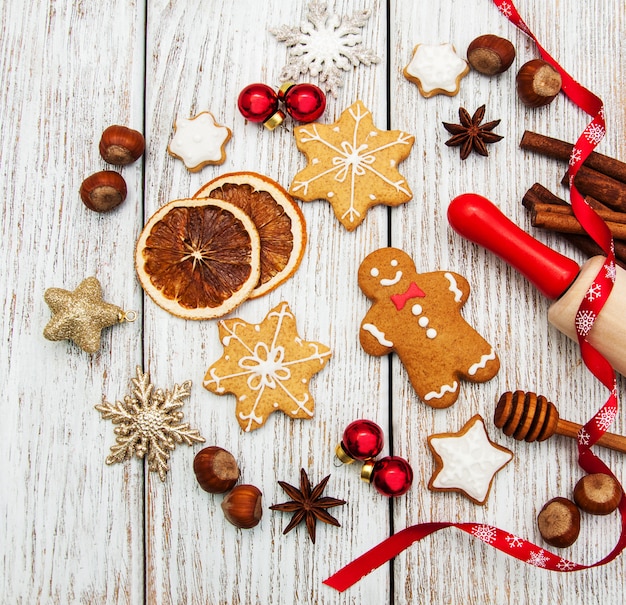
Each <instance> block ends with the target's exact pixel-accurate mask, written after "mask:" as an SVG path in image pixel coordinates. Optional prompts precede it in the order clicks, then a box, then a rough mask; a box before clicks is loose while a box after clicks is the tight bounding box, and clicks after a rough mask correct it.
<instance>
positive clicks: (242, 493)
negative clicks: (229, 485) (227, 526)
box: [222, 483, 263, 529]
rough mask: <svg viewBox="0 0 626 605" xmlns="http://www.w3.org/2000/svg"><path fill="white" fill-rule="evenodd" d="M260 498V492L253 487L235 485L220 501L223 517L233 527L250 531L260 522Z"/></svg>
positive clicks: (261, 511) (261, 512)
mask: <svg viewBox="0 0 626 605" xmlns="http://www.w3.org/2000/svg"><path fill="white" fill-rule="evenodd" d="M261 498H262V496H261V491H260V490H259V489H258V488H257V487H255V486H254V485H248V484H245V483H244V484H242V485H236V486H235V487H233V489H232V490H231V491H230V492H228V494H226V497H225V498H224V500H223V501H222V510H223V511H224V516H225V517H226V519H227V520H228V521H230V522H231V523H232V524H233V525H234V526H235V527H240V528H241V529H250V528H251V527H254V526H255V525H258V523H259V521H260V520H261V516H262V514H263V510H262V508H261Z"/></svg>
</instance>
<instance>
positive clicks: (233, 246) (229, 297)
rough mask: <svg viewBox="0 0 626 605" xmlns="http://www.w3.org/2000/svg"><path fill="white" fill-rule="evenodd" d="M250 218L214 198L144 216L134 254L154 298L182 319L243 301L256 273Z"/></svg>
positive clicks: (209, 314)
mask: <svg viewBox="0 0 626 605" xmlns="http://www.w3.org/2000/svg"><path fill="white" fill-rule="evenodd" d="M260 247H261V245H260V238H259V234H258V232H257V230H256V227H255V226H254V223H253V222H252V219H250V217H249V216H248V215H247V214H246V213H245V212H244V211H243V210H241V209H240V208H238V207H237V206H235V205H233V204H231V203H229V202H225V201H223V200H219V199H210V198H198V199H182V200H174V201H173V202H170V203H169V204H166V205H165V206H163V207H161V208H160V209H159V210H158V211H157V212H155V214H154V215H152V217H151V218H150V219H149V220H148V222H147V223H146V225H145V227H144V228H143V231H142V232H141V235H140V236H139V239H138V241H137V248H136V252H135V267H136V269H137V275H138V277H139V281H140V282H141V285H142V287H143V289H144V290H145V292H146V293H147V294H148V295H149V296H150V298H152V300H154V302H155V303H156V304H157V305H159V306H160V307H162V308H163V309H165V310H166V311H169V312H170V313H172V314H173V315H177V316H178V317H183V318H185V319H211V318H213V317H220V316H222V315H225V314H226V313H228V312H229V311H231V310H232V309H234V308H235V307H236V306H237V305H239V304H240V303H241V302H243V301H244V300H246V298H248V296H249V295H250V293H251V292H252V290H253V289H254V287H255V286H256V285H257V283H258V281H259V276H260V274H261V262H260V252H259V251H260Z"/></svg>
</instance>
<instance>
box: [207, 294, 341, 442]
mask: <svg viewBox="0 0 626 605" xmlns="http://www.w3.org/2000/svg"><path fill="white" fill-rule="evenodd" d="M218 329H219V336H220V340H221V342H222V345H223V346H224V354H223V355H222V357H221V358H220V359H219V360H218V361H216V362H215V363H214V364H213V365H212V366H211V367H210V368H209V369H208V370H207V373H206V376H205V377H204V387H205V388H206V389H207V390H209V391H211V392H212V393H217V394H218V395H224V394H226V393H232V394H234V395H235V396H236V397H237V405H236V415H237V421H238V422H239V425H240V426H241V428H242V429H243V430H244V431H252V430H254V429H258V428H259V427H260V426H262V425H263V424H264V423H265V421H266V420H267V418H268V416H269V415H270V414H271V413H272V412H274V411H276V410H281V411H282V412H284V413H285V414H287V415H288V416H290V417H291V418H311V417H312V416H313V410H314V401H313V398H312V397H311V394H310V392H309V386H308V385H309V380H310V379H311V377H312V376H313V375H314V374H316V373H317V372H319V371H320V370H321V369H322V368H323V367H324V366H325V365H326V364H327V363H328V360H329V359H330V356H331V352H330V349H329V348H328V347H326V346H325V345H323V344H320V343H318V342H310V341H306V340H302V338H300V336H298V332H297V329H296V318H295V317H294V315H293V313H292V312H291V310H290V309H289V305H288V304H287V303H286V302H282V303H280V304H279V305H278V306H276V307H274V308H273V309H272V310H271V311H270V312H269V313H268V314H267V316H266V317H265V319H264V320H263V321H262V322H261V323H260V324H250V323H248V322H246V321H243V320H242V319H227V320H223V321H220V322H219V324H218Z"/></svg>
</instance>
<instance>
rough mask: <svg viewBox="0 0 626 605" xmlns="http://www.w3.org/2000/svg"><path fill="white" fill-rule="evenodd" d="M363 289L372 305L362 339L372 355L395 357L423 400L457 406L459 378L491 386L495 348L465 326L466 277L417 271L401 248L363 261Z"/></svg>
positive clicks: (383, 250) (495, 370) (439, 405)
mask: <svg viewBox="0 0 626 605" xmlns="http://www.w3.org/2000/svg"><path fill="white" fill-rule="evenodd" d="M358 280H359V287H360V288H361V290H362V291H363V293H364V294H365V295H366V296H367V297H368V298H369V299H370V300H371V301H372V305H371V307H370V309H369V310H368V312H367V314H366V315H365V318H364V319H363V321H362V322H361V328H360V331H359V339H360V342H361V346H362V347H363V349H364V350H365V352H366V353H369V354H370V355H375V356H382V355H388V354H389V353H391V352H395V353H396V354H397V355H398V357H399V358H400V361H401V362H402V363H403V364H404V367H405V369H406V371H407V373H408V376H409V380H410V381H411V384H412V385H413V388H414V389H415V392H416V393H417V395H418V397H419V398H420V399H421V400H422V401H423V402H424V403H426V404H427V405H429V406H431V407H433V408H446V407H448V406H451V405H452V404H453V403H454V402H455V401H456V400H457V398H458V397H459V394H460V390H461V383H460V382H461V380H467V381H470V382H486V381H487V380H490V379H491V378H493V377H494V376H495V375H496V374H497V373H498V370H499V369H500V360H499V359H498V356H497V355H496V352H495V351H494V349H493V347H492V346H491V345H490V344H489V343H488V342H487V341H486V340H485V339H484V338H483V337H482V336H481V335H480V334H479V333H478V332H477V331H476V330H475V329H474V328H473V327H472V326H470V324H468V323H467V321H465V319H464V318H463V316H462V315H461V308H462V307H463V305H464V304H465V302H466V301H467V299H468V297H469V294H470V287H469V283H468V282H467V280H466V279H465V278H464V277H463V276H462V275H459V274H458V273H453V272H452V271H432V272H429V273H418V272H417V269H416V268H415V263H414V262H413V259H412V258H411V257H410V256H409V255H408V254H407V253H406V252H404V251H403V250H399V249H398V248H380V249H379V250H375V251H374V252H372V253H370V254H369V255H368V256H366V257H365V259H363V262H362V263H361V266H360V267H359V273H358Z"/></svg>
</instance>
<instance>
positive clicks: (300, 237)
mask: <svg viewBox="0 0 626 605" xmlns="http://www.w3.org/2000/svg"><path fill="white" fill-rule="evenodd" d="M193 197H194V198H202V197H208V198H211V199H222V200H225V201H227V202H230V203H231V204H234V205H235V206H238V207H239V208H241V209H242V210H243V211H244V212H245V213H246V214H247V215H248V216H250V218H251V219H252V221H253V222H254V224H255V225H256V228H257V231H258V232H259V237H260V238H261V277H260V279H259V283H258V284H257V286H256V288H255V289H254V290H253V291H252V293H251V294H250V298H256V297H258V296H261V295H263V294H266V293H267V292H269V291H270V290H273V289H274V288H275V287H276V286H278V285H279V284H281V283H283V282H284V281H285V280H286V279H287V278H288V277H290V276H291V275H293V274H294V272H295V271H296V269H297V268H298V266H299V265H300V261H301V260H302V256H303V254H304V248H305V246H306V224H305V221H304V216H303V214H302V211H301V210H300V208H299V206H298V205H297V204H296V202H295V201H294V199H293V198H292V197H291V195H289V193H287V191H285V189H283V188H282V187H281V186H280V185H279V184H278V183H276V182H275V181H273V180H272V179H270V178H268V177H266V176H263V175H261V174H257V173H255V172H232V173H229V174H224V175H222V176H219V177H217V178H215V179H213V180H212V181H210V182H208V183H207V184H206V185H204V186H203V187H202V188H201V189H200V190H199V191H198V192H197V193H196V194H195V195H194V196H193Z"/></svg>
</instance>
